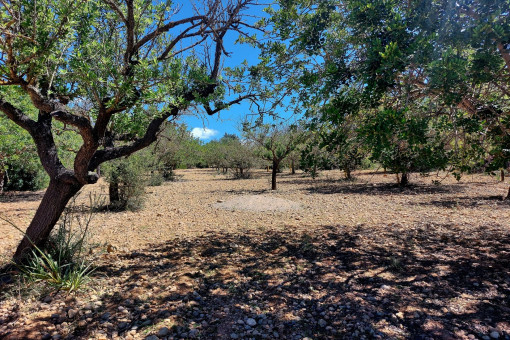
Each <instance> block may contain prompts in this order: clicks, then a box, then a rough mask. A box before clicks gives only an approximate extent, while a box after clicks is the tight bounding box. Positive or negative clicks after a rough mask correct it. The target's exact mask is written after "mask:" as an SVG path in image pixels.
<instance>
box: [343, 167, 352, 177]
mask: <svg viewBox="0 0 510 340" xmlns="http://www.w3.org/2000/svg"><path fill="white" fill-rule="evenodd" d="M344 172H345V179H352V176H351V169H349V167H348V166H346V167H345V168H344Z"/></svg>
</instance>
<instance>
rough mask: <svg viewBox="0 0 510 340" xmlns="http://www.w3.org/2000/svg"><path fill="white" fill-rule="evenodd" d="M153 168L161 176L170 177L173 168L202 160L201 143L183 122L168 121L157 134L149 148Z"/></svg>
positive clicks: (189, 165)
mask: <svg viewBox="0 0 510 340" xmlns="http://www.w3.org/2000/svg"><path fill="white" fill-rule="evenodd" d="M151 153H152V155H153V156H154V157H153V158H154V163H155V164H154V166H153V167H154V168H155V170H156V171H159V172H161V173H162V175H163V178H165V179H167V180H168V179H172V178H173V177H174V170H175V169H177V168H180V167H183V168H190V167H195V166H197V165H198V164H200V163H201V162H202V145H201V143H200V140H199V139H198V138H195V137H193V135H192V134H191V132H190V131H188V127H187V126H186V125H185V124H179V125H177V124H174V123H169V124H167V125H166V126H165V128H164V129H163V130H162V131H161V133H160V134H159V137H158V140H157V142H156V143H155V144H154V145H153V148H152V150H151Z"/></svg>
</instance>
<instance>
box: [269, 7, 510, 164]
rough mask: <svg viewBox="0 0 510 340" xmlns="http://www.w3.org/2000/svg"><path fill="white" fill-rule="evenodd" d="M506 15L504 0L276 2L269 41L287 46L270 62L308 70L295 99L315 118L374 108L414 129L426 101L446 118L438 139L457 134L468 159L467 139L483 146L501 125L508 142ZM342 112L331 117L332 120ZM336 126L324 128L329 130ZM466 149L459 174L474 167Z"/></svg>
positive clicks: (508, 25)
mask: <svg viewBox="0 0 510 340" xmlns="http://www.w3.org/2000/svg"><path fill="white" fill-rule="evenodd" d="M508 8H510V2H509V1H508V0H496V1H484V0H479V1H478V0H476V1H471V0H462V1H453V0H448V1H435V0H426V1H422V0H415V1H403V0H390V1H386V0H376V1H372V0H344V1H340V2H338V1H335V2H334V1H329V0H317V1H311V2H310V1H302V0H291V1H280V2H278V7H276V9H272V14H273V16H272V18H271V19H270V20H271V21H272V23H273V27H274V31H273V33H274V34H276V35H277V36H278V37H280V38H281V39H284V40H285V42H284V43H281V42H280V43H279V44H278V45H277V44H276V43H275V44H274V45H277V46H278V47H279V48H276V47H274V45H273V46H271V47H270V48H268V49H267V50H268V54H270V55H271V56H272V58H274V59H275V60H290V62H289V68H293V67H295V65H296V64H298V63H301V65H302V64H303V63H304V64H305V65H306V67H302V68H301V71H300V72H299V77H298V80H299V82H300V84H301V85H302V90H301V93H300V98H301V100H302V101H303V102H304V103H306V104H307V105H306V106H307V107H309V108H311V111H312V113H313V114H314V115H317V114H318V115H319V117H321V116H323V115H322V113H321V111H320V107H321V106H323V105H325V104H326V106H327V105H330V104H334V105H333V106H334V107H340V108H347V107H348V108H349V113H351V114H359V115H361V116H363V115H366V114H367V112H372V113H373V112H374V110H376V111H378V115H381V114H383V113H386V114H388V117H389V119H390V120H391V119H393V118H391V117H392V116H393V114H394V113H396V112H407V113H406V114H405V115H404V117H405V119H409V122H407V123H405V124H407V125H408V127H410V126H412V125H414V124H415V123H416V122H418V121H420V120H421V119H423V115H422V114H419V115H418V116H414V115H413V114H411V113H412V112H413V111H416V110H415V108H414V107H412V105H411V104H412V103H415V102H418V103H420V105H423V104H425V103H426V104H427V105H429V108H428V114H429V115H435V116H442V117H445V118H446V119H448V120H449V122H448V124H445V126H450V127H451V129H452V130H450V131H442V133H443V134H445V135H446V136H447V137H449V136H452V135H454V138H455V143H454V144H455V147H461V148H462V149H463V150H462V151H466V150H467V148H465V146H466V145H468V144H469V142H470V141H474V140H477V139H483V136H482V134H483V133H484V131H485V132H486V131H487V130H492V131H498V128H497V127H498V126H499V127H501V128H500V129H499V131H501V132H503V133H504V134H506V130H505V129H504V124H505V123H504V121H505V119H506V118H505V117H507V116H508V112H509V110H510V102H509V98H510V97H509V95H508V94H509V93H510V92H509V89H510V87H509V85H510V83H509V79H510V77H508V75H509V72H510V45H509V43H510V41H509V40H508V37H509V36H510V19H509V16H508V11H507V9H508ZM299 60H300V61H299ZM352 104H355V105H352ZM381 107H382V108H383V109H381ZM345 113H346V110H343V109H342V110H337V116H338V117H344V115H345ZM335 119H336V118H335V116H334V115H332V116H328V117H326V119H324V120H323V121H329V122H331V123H332V125H335ZM478 123H480V125H481V126H483V128H482V129H480V130H479V131H473V130H472V129H471V128H470V125H473V124H474V125H476V124H478ZM405 124H404V125H405ZM418 125H420V124H418ZM422 126H423V125H422ZM401 127H402V125H401ZM428 128H430V127H428ZM428 128H427V129H428ZM406 129H407V128H406ZM406 129H404V130H406ZM427 129H423V131H426V130H427ZM407 130H408V129H407ZM427 134H428V133H425V135H427ZM477 134H479V135H478V136H477ZM407 136H408V137H409V140H408V142H411V141H415V142H417V143H418V144H417V145H414V146H412V147H413V148H416V147H420V145H421V144H420V143H421V142H419V139H420V138H418V139H417V138H415V137H411V136H412V134H407ZM386 137H388V138H389V137H390V136H389V135H386ZM477 137H478V138H477ZM461 138H466V139H465V140H460V139H461ZM503 139H504V135H502V138H499V139H498V138H494V139H493V141H494V142H495V143H498V141H499V142H502V141H503ZM445 147H450V145H447V144H446V143H445ZM499 149H502V147H499ZM416 150H417V149H416ZM471 151H474V150H471ZM471 151H470V152H465V153H463V152H456V156H457V158H456V159H455V160H454V161H455V163H456V164H462V167H461V168H462V170H466V169H467V168H466V164H477V162H473V161H463V160H460V159H458V156H461V155H462V154H464V155H466V156H468V157H473V155H474V154H473V152H471ZM376 152H377V150H376ZM386 154H387V153H386ZM492 159H493V160H495V159H496V158H492Z"/></svg>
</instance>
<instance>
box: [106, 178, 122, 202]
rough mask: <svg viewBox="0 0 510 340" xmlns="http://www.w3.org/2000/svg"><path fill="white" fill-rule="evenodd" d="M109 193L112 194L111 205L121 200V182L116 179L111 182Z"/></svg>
mask: <svg viewBox="0 0 510 340" xmlns="http://www.w3.org/2000/svg"><path fill="white" fill-rule="evenodd" d="M108 195H109V196H110V205H113V204H114V203H118V202H119V201H120V194H119V183H117V182H116V181H112V182H110V185H109V186H108Z"/></svg>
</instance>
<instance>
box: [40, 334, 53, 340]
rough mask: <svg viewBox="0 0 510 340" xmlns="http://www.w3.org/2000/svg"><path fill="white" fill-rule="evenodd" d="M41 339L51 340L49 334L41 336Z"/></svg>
mask: <svg viewBox="0 0 510 340" xmlns="http://www.w3.org/2000/svg"><path fill="white" fill-rule="evenodd" d="M41 339H42V340H50V339H51V334H49V333H46V334H44V335H43V336H42V338H41Z"/></svg>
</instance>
